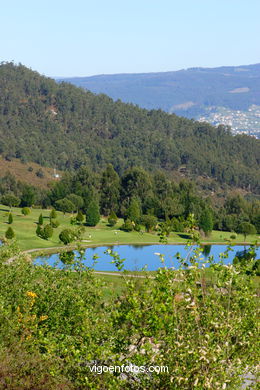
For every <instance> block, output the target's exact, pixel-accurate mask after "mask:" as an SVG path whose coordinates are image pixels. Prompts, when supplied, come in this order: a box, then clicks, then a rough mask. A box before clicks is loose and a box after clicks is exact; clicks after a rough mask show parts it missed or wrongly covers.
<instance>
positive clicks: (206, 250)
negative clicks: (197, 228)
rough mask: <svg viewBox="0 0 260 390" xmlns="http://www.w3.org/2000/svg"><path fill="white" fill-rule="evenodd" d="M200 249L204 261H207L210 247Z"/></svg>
mask: <svg viewBox="0 0 260 390" xmlns="http://www.w3.org/2000/svg"><path fill="white" fill-rule="evenodd" d="M201 249H202V254H203V256H204V257H205V259H207V258H208V257H209V255H210V251H211V245H203V246H202V247H201Z"/></svg>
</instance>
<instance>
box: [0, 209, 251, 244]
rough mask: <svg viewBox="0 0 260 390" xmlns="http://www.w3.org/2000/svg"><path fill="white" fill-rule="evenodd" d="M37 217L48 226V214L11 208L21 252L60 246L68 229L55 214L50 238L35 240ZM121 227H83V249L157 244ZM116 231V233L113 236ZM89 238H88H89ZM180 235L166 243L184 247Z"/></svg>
mask: <svg viewBox="0 0 260 390" xmlns="http://www.w3.org/2000/svg"><path fill="white" fill-rule="evenodd" d="M8 212H9V208H8V207H7V206H0V237H3V236H4V234H5V231H6V230H7V228H8V227H9V226H10V225H8V224H7V216H8ZM40 213H42V215H43V217H44V224H47V223H48V222H49V218H48V217H49V213H50V210H42V209H32V211H31V214H30V215H28V216H23V215H22V213H21V209H20V208H13V210H12V214H13V224H12V228H13V229H14V231H15V234H16V238H17V241H18V244H19V246H20V248H21V249H22V250H27V249H33V248H49V247H56V246H62V244H61V243H60V241H59V238H58V237H59V233H60V232H61V230H63V229H64V228H68V227H72V226H71V225H70V217H71V215H65V216H63V214H62V213H60V212H58V220H59V222H60V226H59V227H58V228H57V229H54V235H53V237H52V238H51V239H49V240H43V239H41V238H39V237H37V236H36V233H35V231H36V227H37V221H38V218H39V215H40ZM121 224H122V220H119V221H118V223H117V225H116V226H115V227H113V228H111V227H108V226H107V222H106V220H105V219H102V220H101V221H100V223H99V224H98V225H97V227H95V228H90V227H86V232H85V234H84V238H83V244H85V245H86V246H87V245H101V244H109V243H114V244H115V243H116V244H117V243H118V244H128V243H129V244H130V243H140V244H144V243H158V242H159V238H158V236H157V235H156V233H153V234H152V233H143V234H141V233H139V232H130V233H126V232H123V231H119V230H118V229H119V227H120V226H121ZM116 231H117V233H115V232H116ZM90 236H91V237H90ZM183 236H184V234H178V233H171V235H170V237H169V239H168V243H185V241H186V240H185V238H183ZM229 238H230V233H229V232H218V231H214V232H212V234H211V236H210V237H208V238H207V239H203V242H212V243H217V242H218V243H223V244H224V243H225V239H229ZM257 238H258V237H257V235H254V236H248V237H247V242H254V241H256V240H257ZM235 242H236V243H243V242H244V237H243V236H242V235H238V236H237V239H236V241H235Z"/></svg>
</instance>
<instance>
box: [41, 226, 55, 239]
mask: <svg viewBox="0 0 260 390" xmlns="http://www.w3.org/2000/svg"><path fill="white" fill-rule="evenodd" d="M52 235H53V228H52V227H51V225H49V224H48V225H45V226H44V228H43V231H42V238H44V239H45V240H48V239H49V238H51V237H52Z"/></svg>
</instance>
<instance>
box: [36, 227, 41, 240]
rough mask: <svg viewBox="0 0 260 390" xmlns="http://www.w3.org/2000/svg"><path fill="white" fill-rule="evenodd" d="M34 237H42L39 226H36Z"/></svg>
mask: <svg viewBox="0 0 260 390" xmlns="http://www.w3.org/2000/svg"><path fill="white" fill-rule="evenodd" d="M36 235H37V236H38V237H41V235H42V228H41V225H40V224H38V225H37V228H36Z"/></svg>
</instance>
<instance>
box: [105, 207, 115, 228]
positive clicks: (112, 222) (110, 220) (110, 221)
mask: <svg viewBox="0 0 260 390" xmlns="http://www.w3.org/2000/svg"><path fill="white" fill-rule="evenodd" d="M107 222H108V224H109V226H115V224H116V223H117V216H116V213H115V212H114V211H111V213H110V215H109V216H108V219H107Z"/></svg>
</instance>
